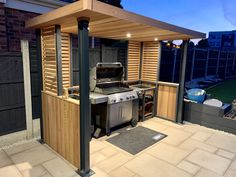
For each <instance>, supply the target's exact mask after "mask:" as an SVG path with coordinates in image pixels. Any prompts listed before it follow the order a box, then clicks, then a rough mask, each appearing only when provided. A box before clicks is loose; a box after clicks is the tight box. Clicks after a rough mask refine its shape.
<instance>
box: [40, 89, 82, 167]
mask: <svg viewBox="0 0 236 177" xmlns="http://www.w3.org/2000/svg"><path fill="white" fill-rule="evenodd" d="M79 109H80V106H79V104H76V103H73V102H70V101H68V100H64V99H62V98H61V97H58V96H56V95H54V94H52V93H50V92H47V93H46V92H42V110H43V122H44V135H45V142H46V144H48V145H49V146H50V147H51V148H52V149H53V150H55V151H56V152H58V153H59V154H60V155H61V156H63V157H64V158H65V159H66V160H68V161H69V162H70V163H72V164H73V165H74V166H76V167H77V168H80V145H79V142H80V125H79Z"/></svg>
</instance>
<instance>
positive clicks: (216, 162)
mask: <svg viewBox="0 0 236 177" xmlns="http://www.w3.org/2000/svg"><path fill="white" fill-rule="evenodd" d="M187 160H188V161H190V162H192V163H195V164H197V165H199V166H201V167H203V168H206V169H209V170H211V171H213V172H216V173H217V174H219V175H223V174H224V173H225V171H226V170H227V168H228V167H229V165H230V163H231V161H230V160H229V159H226V158H223V157H220V156H218V155H215V154H212V153H209V152H206V151H203V150H201V149H197V150H195V151H194V152H192V153H191V154H190V155H189V156H188V157H187Z"/></svg>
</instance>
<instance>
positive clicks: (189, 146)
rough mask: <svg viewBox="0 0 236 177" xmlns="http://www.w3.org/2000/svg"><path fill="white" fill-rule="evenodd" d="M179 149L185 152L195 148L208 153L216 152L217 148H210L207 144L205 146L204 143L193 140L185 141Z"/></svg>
mask: <svg viewBox="0 0 236 177" xmlns="http://www.w3.org/2000/svg"><path fill="white" fill-rule="evenodd" d="M179 148H181V149H183V150H185V151H190V152H191V151H193V150H195V149H196V148H199V149H202V150H205V151H208V152H216V151H217V148H216V147H214V146H211V145H209V144H206V143H204V142H200V141H197V140H194V139H187V140H186V141H184V142H183V143H181V144H180V145H179Z"/></svg>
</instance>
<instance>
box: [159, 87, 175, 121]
mask: <svg viewBox="0 0 236 177" xmlns="http://www.w3.org/2000/svg"><path fill="white" fill-rule="evenodd" d="M178 87H179V86H178V84H173V85H169V84H165V83H164V82H163V83H161V82H158V96H157V116H160V117H163V118H165V119H168V120H171V121H174V122H176V109H177V98H178Z"/></svg>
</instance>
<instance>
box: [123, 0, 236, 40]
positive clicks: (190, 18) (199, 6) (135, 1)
mask: <svg viewBox="0 0 236 177" xmlns="http://www.w3.org/2000/svg"><path fill="white" fill-rule="evenodd" d="M122 5H123V6H124V9H126V10H128V11H131V12H136V13H139V14H142V15H145V16H148V17H151V18H155V19H158V20H161V21H165V22H168V23H172V24H175V25H178V26H182V27H185V28H190V29H193V30H197V31H200V32H204V33H207V36H208V32H209V31H231V30H236V0H122Z"/></svg>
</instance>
